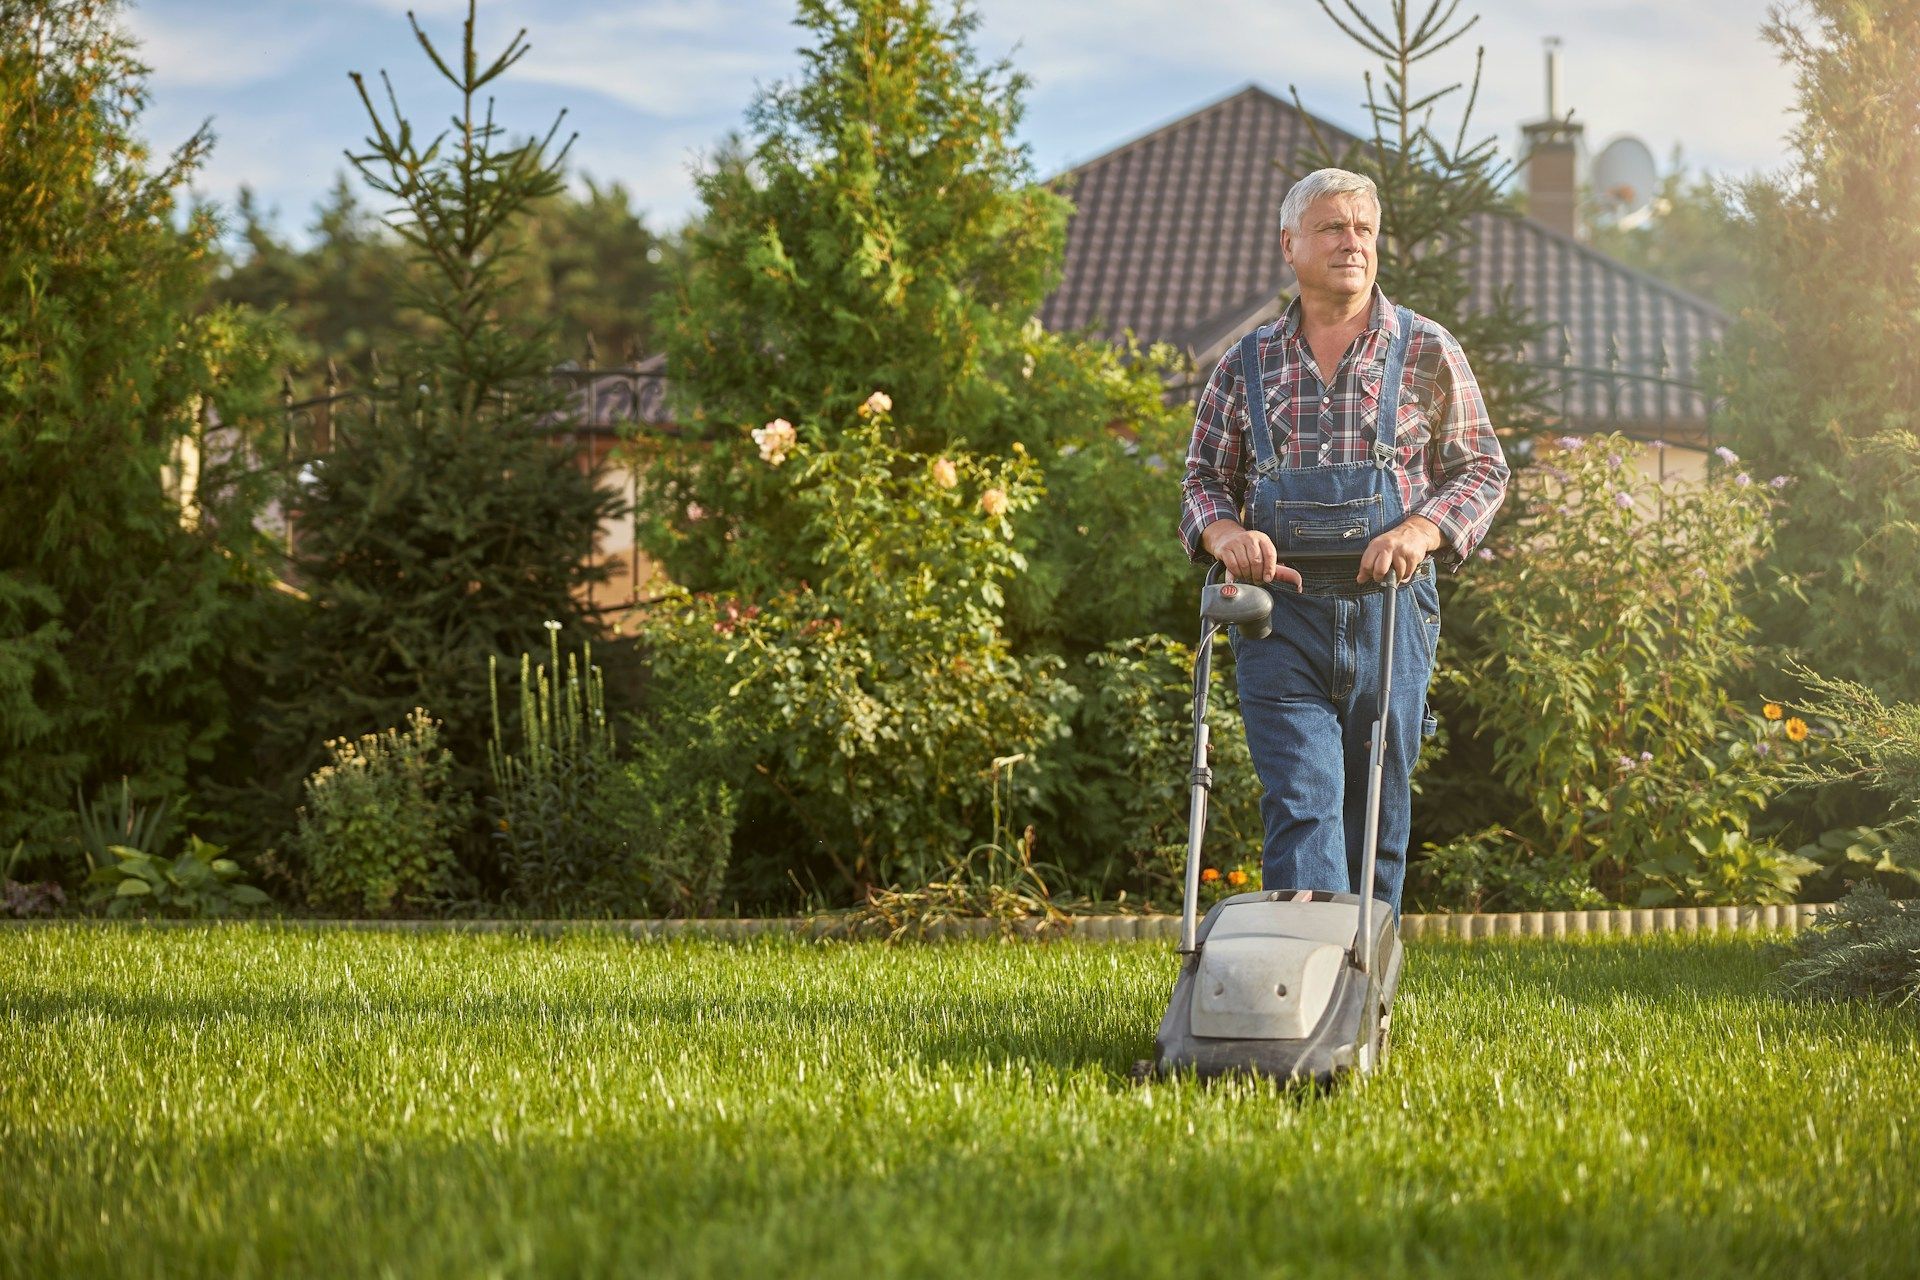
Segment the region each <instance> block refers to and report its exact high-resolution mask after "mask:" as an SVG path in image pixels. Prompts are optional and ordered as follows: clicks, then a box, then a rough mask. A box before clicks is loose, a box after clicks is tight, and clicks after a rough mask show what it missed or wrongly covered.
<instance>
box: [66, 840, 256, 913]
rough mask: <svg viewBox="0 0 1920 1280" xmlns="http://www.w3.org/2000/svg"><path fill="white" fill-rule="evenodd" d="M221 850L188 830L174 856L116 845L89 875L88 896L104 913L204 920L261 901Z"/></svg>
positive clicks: (239, 911) (252, 905)
mask: <svg viewBox="0 0 1920 1280" xmlns="http://www.w3.org/2000/svg"><path fill="white" fill-rule="evenodd" d="M224 852H225V850H223V849H221V848H220V846H219V845H215V844H208V843H207V842H206V841H205V840H202V839H201V838H200V837H199V836H195V835H189V836H188V837H187V847H186V849H185V850H184V851H183V852H182V853H181V854H180V856H179V857H177V858H166V857H162V856H160V855H159V854H156V853H146V852H143V851H142V850H139V849H132V848H128V847H126V846H125V845H116V846H114V847H113V848H112V849H110V850H109V853H110V854H111V858H112V860H111V861H110V862H108V863H107V864H106V865H104V866H100V867H96V868H95V869H94V872H93V874H92V875H90V876H88V877H87V884H88V887H90V888H91V889H92V890H93V892H92V894H91V895H90V896H89V898H88V901H89V902H90V903H91V904H93V905H95V906H100V905H105V907H106V909H107V914H108V915H110V916H119V915H129V914H138V915H148V914H154V915H162V916H174V917H190V918H194V919H204V918H210V917H217V916H230V915H237V914H240V913H242V912H243V911H246V910H248V909H251V908H253V907H260V906H265V905H266V904H267V902H268V901H269V899H268V897H267V895H266V894H264V893H262V892H260V890H258V889H255V888H254V887H252V886H251V885H248V884H244V883H242V882H241V879H240V867H239V864H238V863H236V862H234V861H233V860H232V859H231V858H224V857H222V856H221V854H222V853H224Z"/></svg>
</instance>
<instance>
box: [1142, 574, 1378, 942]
mask: <svg viewBox="0 0 1920 1280" xmlns="http://www.w3.org/2000/svg"><path fill="white" fill-rule="evenodd" d="M1355 558H1356V556H1355V555H1354V553H1352V552H1346V551H1334V552H1328V551H1296V552H1289V553H1287V554H1286V555H1283V556H1281V557H1280V560H1281V562H1282V563H1285V562H1287V561H1290V560H1298V561H1305V562H1314V561H1329V560H1352V559H1355ZM1223 569H1224V566H1222V565H1221V564H1220V562H1219V561H1217V560H1216V561H1215V562H1214V564H1213V567H1212V568H1210V569H1208V570H1207V577H1206V581H1207V583H1209V584H1211V583H1212V581H1213V577H1214V574H1215V573H1219V572H1222V571H1223ZM1409 576H1411V575H1409ZM1405 582H1406V579H1403V578H1401V577H1400V576H1399V575H1398V574H1396V573H1394V572H1393V571H1392V570H1388V572H1387V577H1386V584H1387V586H1388V588H1390V589H1389V590H1387V591H1385V592H1383V593H1382V604H1383V606H1384V607H1383V608H1382V609H1381V611H1380V614H1381V616H1380V630H1381V636H1380V692H1379V697H1378V700H1377V702H1376V704H1375V708H1374V711H1375V714H1374V721H1373V733H1372V735H1371V739H1370V741H1369V744H1368V755H1367V839H1366V844H1365V853H1364V856H1363V858H1362V861H1361V872H1360V879H1361V882H1362V883H1363V884H1365V885H1366V889H1365V891H1364V892H1362V893H1361V894H1360V929H1359V932H1358V933H1357V934H1355V936H1354V953H1355V954H1354V959H1355V961H1356V963H1357V964H1358V965H1359V968H1360V971H1361V972H1362V973H1370V972H1371V971H1372V969H1373V954H1372V952H1373V948H1372V947H1371V946H1370V945H1369V940H1370V939H1371V937H1372V935H1373V882H1374V879H1375V876H1376V872H1377V869H1378V866H1377V864H1378V861H1379V855H1380V789H1381V784H1382V781H1383V777H1384V772H1385V768H1386V749H1387V715H1388V708H1389V705H1390V702H1391V698H1392V694H1393V638H1394V632H1395V630H1396V628H1395V621H1396V619H1395V614H1396V612H1397V609H1396V606H1397V605H1398V604H1399V598H1400V588H1401V587H1402V586H1403V585H1404V584H1405ZM1254 585H1259V584H1254ZM1219 630H1220V624H1219V623H1217V622H1215V621H1213V620H1212V619H1210V618H1204V617H1203V618H1202V619H1201V623H1200V646H1199V648H1198V649H1197V650H1196V651H1195V653H1194V660H1193V766H1192V769H1191V770H1190V772H1189V773H1188V781H1189V783H1190V786H1191V790H1190V797H1191V798H1190V803H1189V805H1188V809H1187V868H1186V871H1187V874H1186V885H1185V893H1184V894H1183V895H1182V902H1181V910H1180V952H1179V953H1180V954H1181V955H1191V954H1192V953H1193V950H1194V933H1195V930H1196V928H1197V926H1198V921H1197V919H1196V909H1197V907H1198V904H1199V901H1200V846H1201V844H1202V842H1203V841H1204V840H1205V838H1206V831H1207V796H1208V793H1209V792H1210V791H1212V789H1213V769H1212V768H1211V767H1210V766H1209V765H1208V764H1207V748H1208V745H1209V737H1210V734H1209V731H1208V726H1207V683H1208V680H1209V677H1210V676H1211V675H1212V672H1213V637H1214V635H1215V633H1217V632H1218V631H1219Z"/></svg>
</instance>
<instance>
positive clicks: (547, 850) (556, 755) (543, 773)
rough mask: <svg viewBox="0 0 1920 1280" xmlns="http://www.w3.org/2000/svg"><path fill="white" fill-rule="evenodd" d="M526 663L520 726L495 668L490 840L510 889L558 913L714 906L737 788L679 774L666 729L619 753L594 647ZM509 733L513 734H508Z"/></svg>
mask: <svg viewBox="0 0 1920 1280" xmlns="http://www.w3.org/2000/svg"><path fill="white" fill-rule="evenodd" d="M559 634H560V626H559V624H558V623H549V624H548V635H549V641H548V658H549V660H548V662H547V663H542V664H539V665H537V666H536V665H535V664H534V663H533V659H532V657H531V655H522V656H521V659H520V698H519V716H518V720H517V733H515V734H512V735H510V734H509V733H508V731H507V728H506V722H505V720H504V719H503V717H502V716H501V714H500V690H499V676H498V670H497V667H495V666H490V667H489V671H488V679H489V684H490V686H491V689H492V695H491V696H492V704H493V741H492V742H491V744H490V745H489V747H488V756H487V758H488V766H489V771H490V773H491V776H492V779H493V806H494V812H493V816H494V820H495V828H496V829H495V832H494V839H495V843H496V846H497V847H498V849H499V850H500V859H501V870H502V871H503V873H504V874H505V877H506V884H507V897H508V899H509V901H511V902H513V903H515V904H516V905H519V906H522V907H526V908H530V909H533V910H540V911H550V912H563V913H564V912H587V913H612V914H627V915H639V914H650V913H655V912H661V913H667V914H673V915H693V914H700V913H703V912H709V911H712V910H713V909H714V907H715V906H716V905H717V904H718V901H719V896H720V887H721V884H722V882H723V879H724V877H725V875H726V869H727V862H728V854H729V849H730V844H731V838H732V831H733V794H732V791H731V789H730V788H729V787H728V786H727V785H726V783H725V782H724V781H722V780H720V779H715V778H711V777H703V776H698V775H695V776H690V777H683V776H676V773H677V771H676V770H675V768H674V764H675V761H676V757H675V755H674V753H673V752H672V751H671V750H669V749H668V744H669V742H670V740H669V739H668V738H667V737H666V736H665V735H664V734H663V733H657V732H649V731H647V730H646V727H645V726H644V725H641V726H637V727H638V728H640V730H641V732H639V733H638V734H636V738H635V750H634V752H633V753H632V755H631V756H630V757H629V758H625V759H623V758H622V757H621V754H620V752H619V751H618V749H617V747H616V744H615V738H614V730H613V724H612V722H611V720H610V719H609V717H608V714H607V706H606V681H605V677H604V674H603V673H602V672H601V670H600V668H599V667H597V666H595V665H594V662H593V647H592V645H590V644H589V645H584V646H582V649H581V652H580V653H579V654H577V655H575V654H568V655H567V661H566V666H565V671H564V674H562V668H561V663H560V641H559ZM510 738H511V739H512V740H511V741H510Z"/></svg>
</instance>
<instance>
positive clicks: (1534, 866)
mask: <svg viewBox="0 0 1920 1280" xmlns="http://www.w3.org/2000/svg"><path fill="white" fill-rule="evenodd" d="M1411 872H1412V877H1411V878H1412V881H1413V883H1412V885H1411V890H1412V892H1411V895H1410V896H1411V897H1412V899H1413V902H1414V909H1415V910H1418V911H1572V910H1584V909H1587V908H1591V907H1604V906H1606V905H1607V897H1606V895H1605V894H1603V893H1601V892H1600V891H1599V890H1598V889H1596V888H1594V887H1593V878H1592V875H1591V874H1590V872H1589V871H1588V869H1587V867H1586V866H1584V865H1582V864H1581V863H1579V862H1577V861H1575V860H1574V859H1573V858H1572V857H1571V856H1569V855H1567V854H1552V853H1540V852H1538V851H1536V850H1534V849H1533V848H1531V847H1530V846H1529V845H1528V843H1527V841H1526V840H1525V839H1523V838H1522V837H1520V836H1518V835H1516V834H1515V833H1514V832H1512V831H1509V830H1507V829H1506V828H1505V827H1488V828H1486V829H1484V830H1481V831H1476V832H1473V833H1472V834H1470V835H1466V836H1461V837H1459V838H1458V839H1454V840H1450V841H1448V842H1447V843H1446V844H1444V845H1438V846H1434V847H1432V848H1430V849H1429V850H1428V851H1427V855H1426V856H1425V857H1424V858H1422V859H1421V860H1420V861H1418V862H1416V863H1414V865H1413V867H1412V868H1411Z"/></svg>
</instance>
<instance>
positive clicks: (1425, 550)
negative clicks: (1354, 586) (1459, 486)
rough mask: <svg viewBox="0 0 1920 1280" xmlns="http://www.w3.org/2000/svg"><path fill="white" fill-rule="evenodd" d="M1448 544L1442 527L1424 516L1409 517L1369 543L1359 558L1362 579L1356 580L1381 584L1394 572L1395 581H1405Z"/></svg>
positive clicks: (1358, 577)
mask: <svg viewBox="0 0 1920 1280" xmlns="http://www.w3.org/2000/svg"><path fill="white" fill-rule="evenodd" d="M1445 542H1446V538H1445V537H1444V535H1442V534H1441V532H1440V526H1439V525H1437V524H1435V523H1434V522H1433V521H1431V520H1429V519H1427V518H1426V517H1425V516H1408V517H1407V518H1406V519H1405V520H1402V521H1401V522H1400V523H1399V524H1397V525H1395V526H1393V528H1391V529H1389V530H1387V531H1386V532H1385V533H1383V534H1381V535H1380V536H1379V537H1377V538H1375V539H1374V540H1373V541H1372V542H1369V543H1368V544H1367V551H1366V554H1365V555H1363V556H1361V557H1360V573H1359V576H1357V577H1356V578H1355V579H1354V581H1356V582H1379V581H1381V580H1383V579H1384V578H1385V577H1386V576H1387V571H1388V570H1389V569H1391V570H1392V571H1393V575H1394V577H1395V578H1397V579H1398V580H1399V581H1401V582H1405V581H1406V580H1407V579H1408V578H1411V577H1412V576H1413V571H1414V570H1415V569H1418V568H1419V567H1420V562H1421V561H1422V560H1425V559H1426V558H1427V556H1428V555H1430V554H1431V553H1433V552H1435V551H1438V550H1439V549H1440V548H1441V546H1442V545H1444V544H1445Z"/></svg>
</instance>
